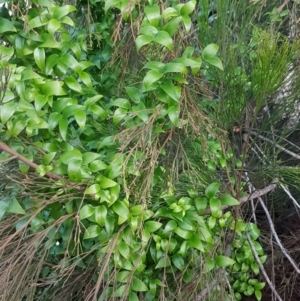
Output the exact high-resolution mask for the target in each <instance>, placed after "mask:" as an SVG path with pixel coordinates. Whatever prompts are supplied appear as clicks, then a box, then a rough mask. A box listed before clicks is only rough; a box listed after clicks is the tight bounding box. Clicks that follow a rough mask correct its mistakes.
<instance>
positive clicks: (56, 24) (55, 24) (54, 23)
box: [47, 19, 61, 36]
mask: <svg viewBox="0 0 300 301" xmlns="http://www.w3.org/2000/svg"><path fill="white" fill-rule="evenodd" d="M60 28H61V22H60V21H58V20H56V19H51V20H49V21H48V23H47V30H48V32H49V33H50V34H51V36H54V34H55V33H56V32H57V31H58V30H59V29H60Z"/></svg>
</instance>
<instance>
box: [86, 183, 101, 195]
mask: <svg viewBox="0 0 300 301" xmlns="http://www.w3.org/2000/svg"><path fill="white" fill-rule="evenodd" d="M100 190H101V188H100V185H99V184H93V185H91V186H89V187H88V188H87V189H86V190H85V192H84V193H85V194H96V193H98V192H99V191H100Z"/></svg>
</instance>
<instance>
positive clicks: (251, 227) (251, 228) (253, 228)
mask: <svg viewBox="0 0 300 301" xmlns="http://www.w3.org/2000/svg"><path fill="white" fill-rule="evenodd" d="M248 233H249V235H250V237H251V239H252V240H256V239H257V238H258V237H259V235H260V230H259V229H258V227H257V225H256V224H254V223H249V224H248Z"/></svg>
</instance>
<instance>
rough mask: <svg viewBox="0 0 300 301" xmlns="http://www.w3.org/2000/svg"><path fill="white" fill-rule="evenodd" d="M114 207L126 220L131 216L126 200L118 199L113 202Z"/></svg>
mask: <svg viewBox="0 0 300 301" xmlns="http://www.w3.org/2000/svg"><path fill="white" fill-rule="evenodd" d="M112 208H113V210H114V212H115V213H116V214H117V215H118V216H120V217H122V218H124V219H125V220H127V219H128V218H129V216H130V213H129V210H128V208H127V206H126V205H125V203H124V202H121V201H116V202H115V203H114V204H113V206H112Z"/></svg>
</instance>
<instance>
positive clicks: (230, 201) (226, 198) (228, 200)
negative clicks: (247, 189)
mask: <svg viewBox="0 0 300 301" xmlns="http://www.w3.org/2000/svg"><path fill="white" fill-rule="evenodd" d="M220 201H221V203H222V206H238V205H240V202H239V201H238V200H236V199H235V198H233V197H232V196H230V195H229V194H226V195H223V196H222V197H221V198H220Z"/></svg>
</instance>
